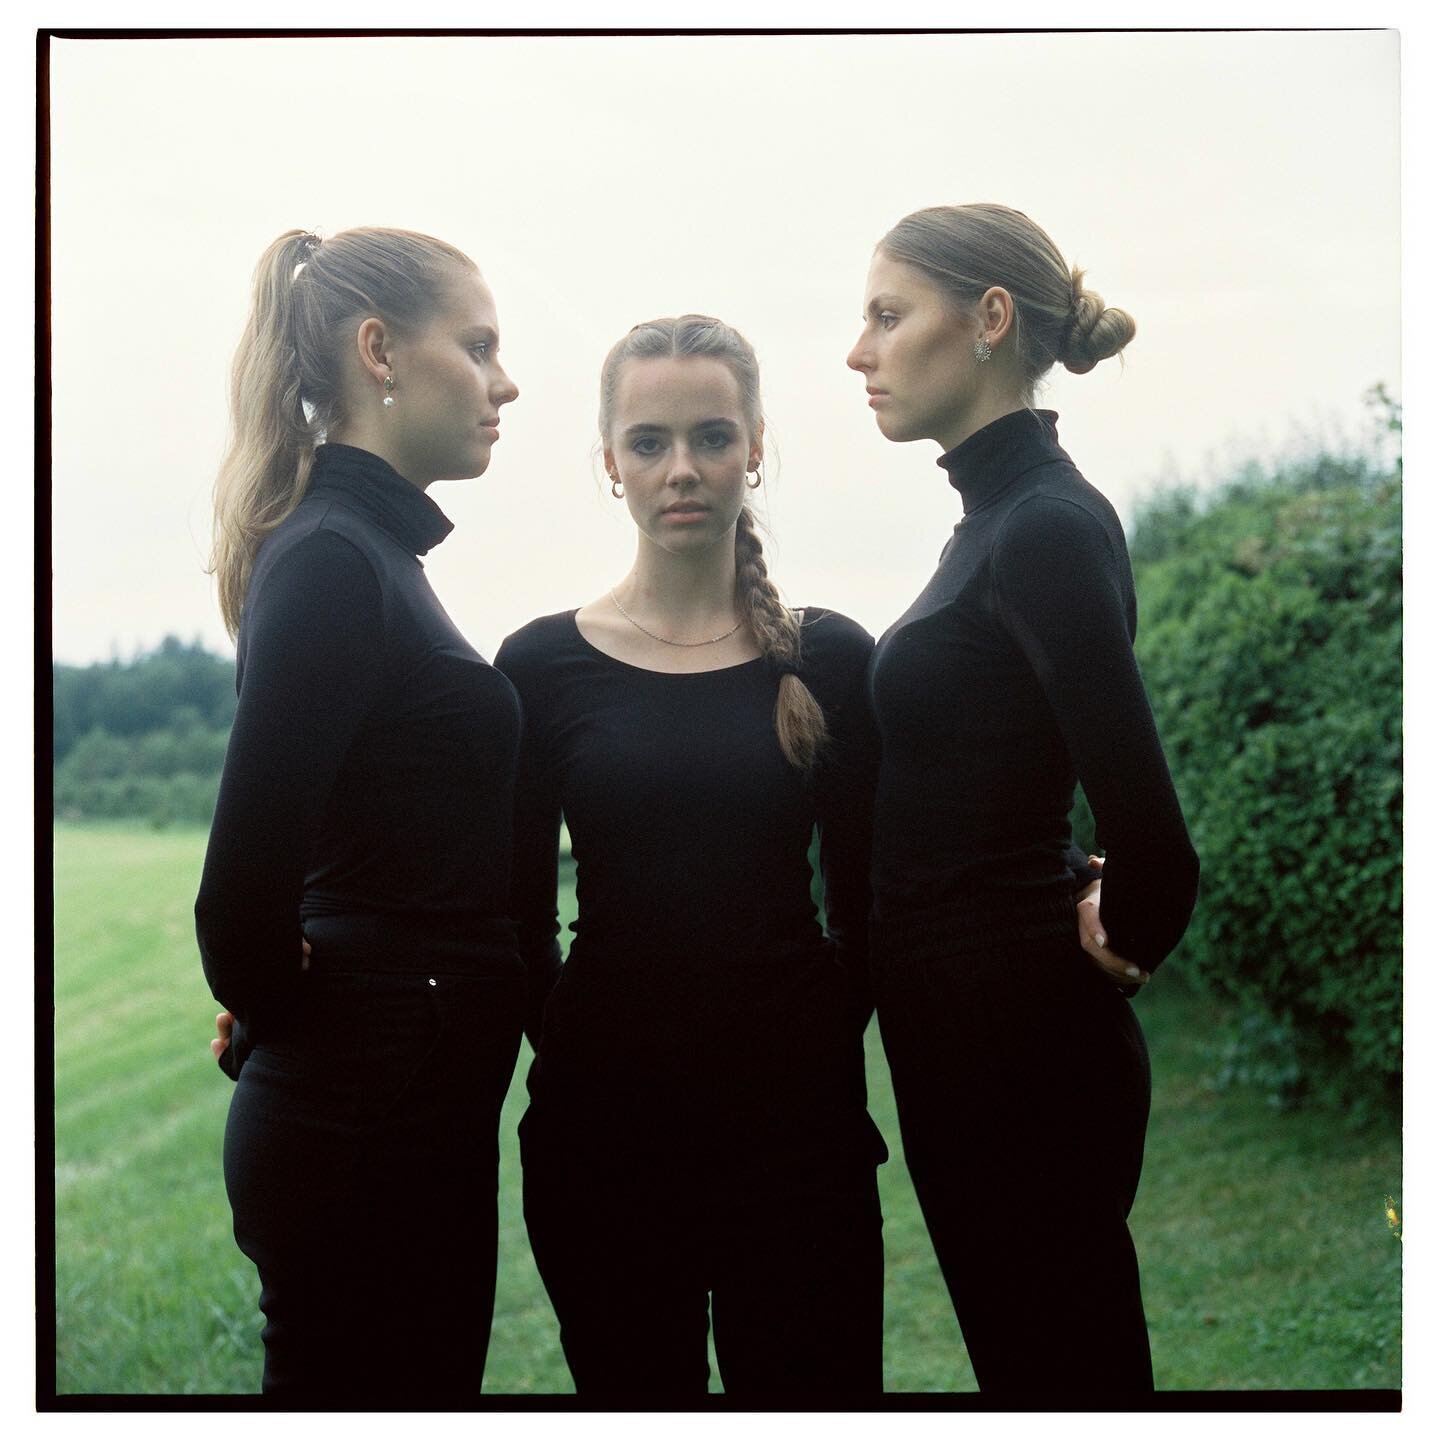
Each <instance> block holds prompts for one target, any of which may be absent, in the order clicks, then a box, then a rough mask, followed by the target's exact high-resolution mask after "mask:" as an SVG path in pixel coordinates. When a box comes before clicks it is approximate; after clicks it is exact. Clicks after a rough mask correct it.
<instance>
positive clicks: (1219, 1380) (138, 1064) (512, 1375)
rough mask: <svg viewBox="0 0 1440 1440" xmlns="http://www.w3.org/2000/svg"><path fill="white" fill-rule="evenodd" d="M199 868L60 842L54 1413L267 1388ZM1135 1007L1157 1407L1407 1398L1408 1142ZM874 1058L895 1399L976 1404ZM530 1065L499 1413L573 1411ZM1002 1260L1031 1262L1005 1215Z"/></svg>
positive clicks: (504, 1186)
mask: <svg viewBox="0 0 1440 1440" xmlns="http://www.w3.org/2000/svg"><path fill="white" fill-rule="evenodd" d="M203 849H204V836H203V834H201V833H198V832H195V831H172V832H162V833H155V832H151V831H146V830H142V829H139V828H134V829H130V828H108V827H107V828H98V827H97V828H89V827H72V826H61V827H58V828H57V830H56V834H55V1125H56V1155H55V1162H56V1172H55V1173H56V1296H55V1299H56V1311H57V1325H58V1336H57V1365H58V1386H59V1390H60V1391H61V1393H130V1394H133V1393H141V1394H196V1393H204V1392H237V1391H253V1390H255V1389H256V1388H258V1384H259V1374H260V1338H259V1336H260V1315H259V1312H258V1311H257V1310H256V1308H255V1300H256V1294H257V1289H258V1287H257V1284H256V1280H255V1275H254V1271H253V1269H252V1268H251V1266H250V1265H249V1263H248V1262H247V1261H246V1260H244V1258H243V1257H242V1256H241V1255H240V1254H239V1252H238V1251H237V1250H236V1249H235V1246H234V1243H233V1241H232V1239H231V1237H230V1228H229V1210H228V1207H227V1205H226V1202H225V1193H224V1188H223V1185H222V1182H221V1176H220V1137H221V1132H222V1129H223V1125H224V1119H225V1108H226V1105H227V1104H228V1103H229V1098H230V1088H231V1087H230V1082H229V1081H228V1080H226V1079H225V1078H224V1076H222V1075H221V1074H220V1072H219V1070H218V1069H216V1068H215V1066H214V1064H213V1062H212V1061H211V1060H210V1056H209V1051H208V1049H207V1048H206V1046H207V1041H208V1039H209V1037H210V1034H211V1027H212V1019H213V1016H214V1013H215V1010H216V1006H215V1004H214V1002H213V1001H212V1000H211V998H210V996H209V993H208V992H207V990H206V987H205V983H204V980H203V979H202V977H201V974H200V965H199V960H198V958H197V956H196V952H195V943H194V937H193V932H192V926H191V908H190V907H191V904H192V902H193V898H194V894H195V889H196V885H197V883H198V880H199V874H200V861H201V855H202V853H203ZM564 918H565V919H566V920H568V919H569V918H570V917H569V916H565V917H564ZM1136 1003H1137V1006H1138V1007H1139V1011H1140V1014H1141V1016H1142V1018H1143V1020H1144V1023H1145V1026H1146V1031H1147V1034H1148V1036H1149V1039H1150V1046H1151V1052H1152V1059H1153V1062H1154V1070H1155V1106H1154V1112H1153V1115H1152V1119H1151V1126H1150V1141H1149V1149H1148V1153H1147V1160H1146V1169H1145V1178H1144V1180H1143V1182H1142V1184H1141V1187H1140V1198H1139V1201H1138V1202H1137V1205H1136V1208H1135V1213H1134V1215H1133V1217H1132V1228H1133V1229H1134V1232H1135V1237H1136V1243H1137V1245H1138V1247H1139V1251H1140V1262H1141V1269H1142V1273H1143V1276H1144V1281H1145V1298H1146V1308H1147V1311H1148V1313H1149V1317H1150V1327H1151V1341H1152V1346H1153V1349H1154V1355H1155V1372H1156V1379H1157V1383H1158V1384H1159V1385H1160V1386H1161V1387H1162V1388H1164V1389H1226V1390H1230V1389H1255V1388H1264V1389H1273V1388H1287V1389H1288V1388H1332V1387H1334V1388H1349V1387H1376V1386H1379V1387H1394V1386H1398V1385H1399V1384H1400V1249H1401V1246H1400V1242H1399V1241H1397V1240H1396V1239H1395V1237H1394V1236H1393V1235H1392V1234H1391V1233H1390V1229H1389V1226H1388V1224H1387V1222H1386V1219H1385V1215H1384V1200H1385V1196H1386V1195H1387V1194H1388V1195H1392V1196H1394V1197H1395V1200H1396V1201H1397V1203H1398V1202H1400V1201H1401V1198H1402V1197H1401V1189H1400V1142H1399V1135H1398V1133H1397V1131H1396V1129H1395V1127H1393V1126H1389V1125H1376V1124H1373V1123H1372V1124H1371V1125H1369V1126H1368V1127H1365V1128H1357V1127H1355V1126H1352V1125H1347V1124H1344V1123H1342V1122H1340V1121H1337V1120H1336V1119H1335V1118H1334V1117H1333V1116H1329V1115H1325V1114H1321V1113H1309V1112H1301V1113H1288V1114H1286V1113H1280V1112H1277V1111H1274V1110H1272V1109H1270V1108H1268V1107H1267V1106H1266V1105H1265V1104H1264V1103H1263V1101H1262V1100H1260V1099H1258V1098H1257V1097H1255V1096H1254V1095H1252V1094H1246V1093H1241V1092H1234V1091H1230V1092H1223V1093H1216V1092H1215V1090H1214V1089H1212V1088H1211V1087H1210V1086H1209V1085H1208V1084H1207V1082H1206V1073H1205V1056H1204V1049H1205V1044H1206V1041H1207V1039H1208V1038H1209V1037H1210V1036H1211V1035H1213V1034H1214V1033H1215V1029H1216V1027H1217V1024H1218V1022H1219V1020H1220V1018H1221V1017H1220V1015H1219V1012H1217V1011H1216V1009H1215V1008H1214V1006H1213V1005H1211V1004H1210V1003H1209V1002H1205V1001H1199V1000H1197V999H1195V998H1194V997H1193V996H1191V995H1190V994H1189V993H1188V992H1187V991H1186V989H1185V988H1184V986H1183V984H1182V983H1180V977H1178V976H1176V975H1171V974H1167V973H1164V972H1162V973H1161V975H1160V976H1159V977H1158V978H1157V980H1156V981H1155V983H1154V984H1153V985H1152V986H1151V987H1150V990H1149V991H1148V992H1147V993H1145V994H1144V995H1143V996H1141V997H1140V999H1139V1000H1138V1001H1137V1002H1136ZM867 1041H868V1044H869V1054H870V1085H871V1089H870V1095H871V1109H872V1112H873V1113H874V1115H875V1118H876V1121H877V1122H878V1124H879V1125H880V1128H881V1130H882V1131H883V1132H884V1133H885V1137H886V1139H887V1140H888V1142H889V1144H890V1148H891V1152H892V1158H891V1160H890V1163H889V1164H888V1165H886V1166H884V1167H883V1168H882V1170H881V1174H880V1178H881V1198H882V1201H883V1204H884V1208H885V1216H886V1222H885V1243H886V1257H887V1260H886V1266H887V1283H886V1325H885V1383H886V1387H887V1389H891V1390H908V1391H944V1390H969V1389H973V1388H974V1379H973V1377H972V1375H971V1373H970V1368H969V1366H968V1364H967V1363H966V1360H965V1352H964V1347H963V1346H962V1344H961V1342H960V1334H959V1329H958V1327H957V1325H956V1323H955V1317H954V1312H953V1311H952V1310H951V1309H950V1305H949V1301H948V1298H947V1296H946V1294H945V1290H944V1286H943V1284H942V1282H941V1279H940V1274H939V1271H938V1269H937V1267H936V1265H935V1261H934V1257H933V1256H932V1254H931V1252H930V1246H929V1242H928V1240H927V1238H926V1235H925V1228H924V1225H923V1223H922V1221H921V1219H920V1216H919V1213H918V1211H917V1209H916V1205H915V1201H914V1196H913V1194H912V1192H911V1190H910V1184H909V1180H908V1178H907V1176H906V1174H905V1168H904V1161H903V1159H902V1157H901V1155H900V1145H899V1137H898V1131H897V1127H896V1123H895V1111H894V1103H893V1100H892V1098H891V1093H890V1085H889V1080H888V1077H887V1075H886V1071H885V1064H884V1059H883V1056H882V1055H881V1052H880V1047H879V1044H878V1039H877V1036H876V1033H875V1027H874V1026H873V1024H872V1026H871V1029H870V1033H869V1035H868V1037H867ZM524 1055H528V1051H527V1052H524ZM524 1055H522V1063H521V1066H520V1068H519V1069H518V1070H517V1073H516V1078H515V1082H514V1084H513V1086H512V1087H511V1092H510V1097H509V1099H508V1101H507V1103H506V1108H505V1114H504V1118H503V1121H502V1136H501V1138H502V1156H503V1159H502V1172H501V1210H500V1226H501V1233H500V1276H499V1291H498V1299H497V1304H496V1314H495V1330H494V1339H493V1342H492V1344H491V1350H490V1362H489V1366H488V1368H487V1371H486V1375H485V1389H486V1390H487V1391H488V1392H491V1393H495V1394H505V1393H512V1394H513V1393H527V1394H530V1393H544V1392H568V1391H569V1390H570V1389H571V1386H570V1381H569V1376H568V1374H567V1372H566V1369H565V1364H564V1360H563V1358H562V1356H561V1353H560V1344H559V1335H558V1331H557V1328H556V1325H555V1320H554V1317H553V1315H552V1314H551V1312H550V1307H549V1304H548V1302H547V1300H546V1298H545V1292H544V1291H543V1289H542V1288H541V1286H540V1282H539V1279H538V1277H537V1275H536V1273H535V1267H534V1264H533V1262H532V1260H531V1258H530V1250H529V1246H528V1243H527V1241H526V1238H525V1228H524V1222H523V1221H522V1219H521V1214H520V1195H519V1178H520V1177H519V1159H518V1154H517V1147H516V1144H515V1125H516V1123H517V1121H518V1120H519V1117H520V1113H521V1110H522V1108H523V1103H524V1090H523V1083H522V1082H523V1075H524V1063H525V1062H524ZM42 1163H43V1158H42ZM995 1243H996V1244H997V1245H1000V1244H1014V1245H1023V1244H1024V1243H1025V1236H1024V1235H1023V1234H1022V1233H1014V1229H1013V1225H1012V1222H1011V1219H1010V1217H1009V1216H1008V1215H1007V1197H1006V1196H1005V1195H1003V1194H997V1195H996V1197H995ZM717 1388H718V1386H717Z"/></svg>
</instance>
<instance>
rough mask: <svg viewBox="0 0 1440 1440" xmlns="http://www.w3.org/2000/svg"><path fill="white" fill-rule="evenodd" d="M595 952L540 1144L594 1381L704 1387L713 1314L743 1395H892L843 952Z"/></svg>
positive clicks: (735, 1387) (563, 1016)
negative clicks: (722, 957) (885, 1381)
mask: <svg viewBox="0 0 1440 1440" xmlns="http://www.w3.org/2000/svg"><path fill="white" fill-rule="evenodd" d="M577 946H578V942H577ZM581 953H582V957H583V956H584V954H585V952H583V951H582V952H581ZM574 955H575V952H573V951H572V958H571V960H570V961H569V962H567V966H566V971H565V974H564V975H563V976H562V978H561V980H560V982H559V983H558V984H557V985H556V987H555V990H554V991H553V993H552V994H551V996H550V1001H549V1004H548V1006H547V1008H546V1012H545V1028H544V1034H543V1038H542V1040H541V1044H540V1051H539V1055H538V1057H537V1058H536V1060H535V1063H534V1065H533V1066H532V1068H531V1071H530V1078H529V1086H530V1094H531V1105H530V1108H529V1110H527V1111H526V1113H525V1118H524V1120H523V1121H522V1122H521V1125H520V1148H521V1158H522V1160H523V1163H524V1173H525V1221H526V1225H527V1227H528V1229H529V1232H530V1245H531V1249H532V1250H533V1252H534V1255H535V1261H536V1264H537V1266H538V1268H539V1271H540V1277H541V1279H542V1280H543V1281H544V1282H545V1288H546V1290H547V1291H548V1292H549V1294H550V1299H551V1302H552V1303H553V1304H554V1306H555V1313H556V1315H557V1316H558V1318H559V1320H560V1338H561V1343H562V1344H563V1346H564V1349H565V1358H566V1360H567V1361H568V1363H569V1366H570V1373H571V1375H572V1376H573V1377H574V1380H575V1386H576V1389H577V1390H578V1391H580V1392H581V1393H582V1394H585V1393H607V1392H608V1393H609V1394H610V1395H612V1396H613V1395H623V1394H625V1393H629V1394H633V1395H637V1396H638V1395H656V1394H660V1395H664V1394H671V1395H676V1396H682V1395H689V1396H703V1395H704V1394H705V1391H706V1388H707V1382H708V1378H709V1365H708V1360H707V1353H706V1333H707V1325H708V1324H710V1323H712V1322H713V1324H714V1327H715V1355H716V1359H717V1361H718V1363H719V1367H720V1376H721V1379H722V1380H723V1382H724V1385H725V1390H726V1393H727V1395H736V1394H751V1395H770V1396H775V1395H780V1394H786V1393H789V1394H795V1395H802V1396H822V1395H827V1394H831V1395H833V1394H841V1395H843V1394H846V1393H851V1394H856V1393H869V1394H872V1395H874V1394H878V1393H879V1392H880V1388H881V1346H882V1340H883V1304H884V1296H883V1284H884V1247H883V1241H882V1239H881V1232H880V1223H881V1222H880V1204H879V1198H878V1193H877V1189H876V1184H875V1167H876V1166H877V1165H878V1164H879V1163H881V1162H882V1161H883V1160H884V1159H885V1143H884V1141H883V1140H882V1139H881V1137H880V1133H879V1131H878V1130H877V1129H876V1128H875V1126H874V1124H873V1122H872V1121H871V1120H870V1117H869V1115H868V1114H867V1113H866V1109H865V1057H864V1047H863V1044H862V1042H861V1037H860V1033H859V1028H858V1021H857V1017H856V1016H855V1014H854V1006H853V1002H852V1001H851V998H850V995H851V992H850V988H849V986H848V984H847V983H846V976H845V973H844V971H843V970H841V969H840V968H839V966H838V964H837V963H836V961H835V959H834V956H833V952H832V949H831V947H829V946H821V947H817V948H816V949H815V951H814V952H813V953H808V954H802V955H799V956H788V957H787V956H785V955H783V954H780V955H776V954H758V955H754V956H751V955H730V956H729V957H727V960H726V962H725V963H724V964H719V963H717V964H715V965H713V966H709V967H706V966H700V965H696V964H693V963H691V964H684V963H676V957H667V956H660V957H659V958H658V959H656V958H653V957H646V956H641V955H637V954H635V953H633V952H623V953H611V954H607V955H603V956H598V957H597V956H596V955H595V954H593V953H591V954H590V955H589V958H588V959H582V963H581V964H580V965H576V963H575V959H574ZM681 958H682V959H687V958H692V957H681Z"/></svg>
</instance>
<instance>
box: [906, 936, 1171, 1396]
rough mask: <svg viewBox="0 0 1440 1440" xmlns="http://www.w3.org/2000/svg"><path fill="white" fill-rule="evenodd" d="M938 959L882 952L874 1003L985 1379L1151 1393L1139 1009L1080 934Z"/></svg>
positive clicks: (1009, 1388) (914, 1154)
mask: <svg viewBox="0 0 1440 1440" xmlns="http://www.w3.org/2000/svg"><path fill="white" fill-rule="evenodd" d="M936 948H937V947H934V946H925V945H923V944H922V945H917V946H915V947H913V948H911V949H910V950H909V951H908V953H907V952H906V951H905V950H902V949H900V948H898V947H896V946H894V945H893V944H890V945H886V946H885V948H884V952H883V955H882V958H881V959H880V960H879V962H878V965H877V984H878V1002H879V1003H878V1009H879V1015H880V1024H881V1034H882V1037H883V1039H884V1043H885V1053H886V1057H887V1059H888V1060H889V1063H890V1071H891V1076H892V1079H893V1082H894V1087H895V1099H896V1104H897V1107H898V1110H899V1116H900V1132H901V1138H902V1140H903V1142H904V1147H905V1160H906V1163H907V1165H908V1166H909V1169H910V1174H911V1178H912V1179H913V1181H914V1183H915V1191H916V1194H917V1196H918V1197H919V1200H920V1206H921V1209H922V1211H923V1212H924V1215H925V1222H926V1224H927V1226H928V1227H929V1230H930V1238H931V1240H932V1241H933V1243H934V1246H935V1253H936V1256H937V1258H938V1259H939V1262H940V1268H941V1270H942V1271H943V1272H944V1275H945V1282H946V1284H947V1285H948V1287H949V1290H950V1297H951V1299H952V1301H953V1302H954V1305H955V1313H956V1315H957V1316H958V1318H959V1321H960V1327H961V1330H962V1331H963V1333H964V1336H965V1344H966V1348H967V1349H968V1350H969V1353H970V1360H971V1364H972V1365H973V1366H974V1369H975V1376H976V1379H977V1380H978V1382H979V1384H980V1387H981V1389H982V1390H986V1391H992V1392H1002V1393H1009V1394H1017V1395H1018V1394H1021V1393H1040V1394H1044V1393H1046V1392H1055V1391H1065V1392H1082V1393H1083V1392H1100V1391H1105V1390H1112V1391H1136V1390H1150V1389H1153V1386H1154V1381H1153V1376H1152V1372H1151V1366H1150V1346H1149V1338H1148V1335H1147V1332H1146V1327H1145V1312H1144V1309H1143V1307H1142V1304H1141V1299H1140V1277H1139V1271H1138V1267H1137V1264H1136V1259H1135V1248H1134V1245H1133V1243H1132V1241H1131V1238H1130V1232H1129V1229H1128V1227H1127V1225H1126V1217H1127V1216H1128V1214H1129V1212H1130V1206H1131V1203H1132V1202H1133V1200H1134V1198H1135V1190H1136V1186H1137V1184H1138V1183H1139V1179H1140V1167H1141V1162H1142V1158H1143V1154H1144V1145H1145V1126H1146V1121H1147V1118H1148V1115H1149V1109H1150V1066H1149V1059H1148V1056H1147V1053H1146V1049H1145V1040H1144V1036H1143V1035H1142V1033H1141V1030H1140V1026H1139V1023H1138V1021H1137V1020H1136V1019H1135V1016H1134V1014H1133V1013H1132V1012H1131V1009H1130V1005H1129V1002H1128V1001H1127V1000H1126V999H1125V998H1124V996H1122V995H1121V994H1120V992H1119V991H1118V990H1117V989H1116V988H1115V987H1114V985H1113V984H1112V983H1111V982H1110V981H1107V980H1106V979H1105V978H1104V977H1103V976H1102V975H1100V973H1099V972H1098V971H1097V970H1095V969H1094V967H1093V966H1092V965H1091V963H1090V961H1089V959H1088V958H1087V957H1086V955H1085V953H1084V952H1083V951H1082V950H1081V949H1080V948H1079V945H1078V943H1077V942H1076V941H1075V940H1074V939H1073V938H1071V937H1069V936H1066V937H1057V938H1050V939H1041V940H1027V941H1014V942H1011V943H1007V944H995V943H993V942H992V943H989V944H985V943H976V944H971V945H967V946H965V947H964V948H963V949H956V950H952V951H949V952H942V953H935V952H936ZM927 951H928V952H929V953H928V954H927Z"/></svg>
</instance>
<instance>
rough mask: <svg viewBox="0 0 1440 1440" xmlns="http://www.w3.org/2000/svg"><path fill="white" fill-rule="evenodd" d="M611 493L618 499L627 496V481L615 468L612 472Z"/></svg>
mask: <svg viewBox="0 0 1440 1440" xmlns="http://www.w3.org/2000/svg"><path fill="white" fill-rule="evenodd" d="M610 493H611V494H612V495H613V496H614V497H615V498H616V499H617V500H623V499H624V498H625V482H624V481H623V480H621V478H620V477H619V476H618V475H617V474H615V472H614V471H613V470H612V471H611V472H610Z"/></svg>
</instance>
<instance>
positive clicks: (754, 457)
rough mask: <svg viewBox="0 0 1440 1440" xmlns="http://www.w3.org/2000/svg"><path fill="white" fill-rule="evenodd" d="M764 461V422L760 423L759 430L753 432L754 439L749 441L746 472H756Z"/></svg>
mask: <svg viewBox="0 0 1440 1440" xmlns="http://www.w3.org/2000/svg"><path fill="white" fill-rule="evenodd" d="M764 460H765V422H764V421H763V420H762V421H761V422H760V426H759V428H758V429H757V430H756V431H755V436H754V439H752V440H751V441H750V458H749V459H748V460H747V461H746V462H745V468H746V469H747V470H758V469H759V468H760V466H761V465H762V464H763V463H764Z"/></svg>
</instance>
